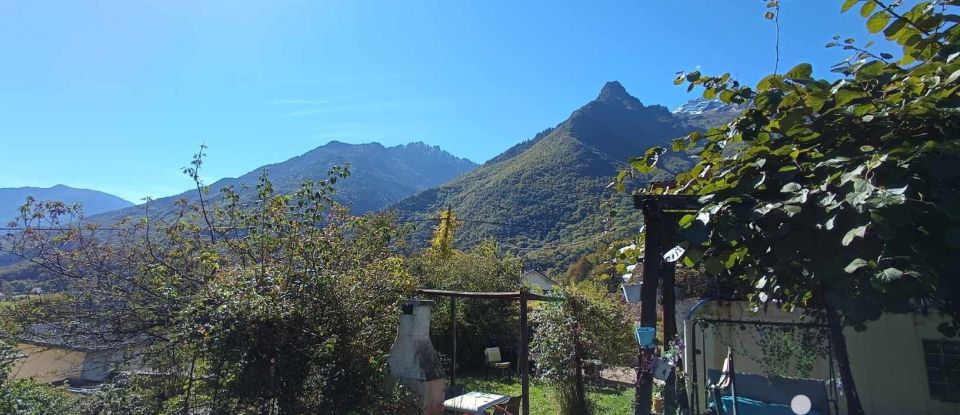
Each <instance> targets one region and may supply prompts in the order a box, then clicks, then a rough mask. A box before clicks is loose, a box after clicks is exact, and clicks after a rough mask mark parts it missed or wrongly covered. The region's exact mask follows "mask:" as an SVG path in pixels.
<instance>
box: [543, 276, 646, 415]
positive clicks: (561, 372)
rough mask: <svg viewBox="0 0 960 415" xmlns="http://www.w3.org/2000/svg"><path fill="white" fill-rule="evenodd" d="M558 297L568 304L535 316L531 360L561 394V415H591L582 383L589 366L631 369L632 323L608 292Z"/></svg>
mask: <svg viewBox="0 0 960 415" xmlns="http://www.w3.org/2000/svg"><path fill="white" fill-rule="evenodd" d="M556 294H557V295H558V296H560V297H562V298H563V301H561V302H557V303H548V304H545V305H543V307H541V308H539V309H537V310H536V312H535V313H534V314H533V319H532V320H533V323H534V325H535V326H536V332H535V333H534V336H533V341H532V349H531V354H532V356H533V359H534V360H535V361H536V362H537V365H538V366H539V368H540V369H541V370H543V377H544V379H545V380H547V381H548V382H549V383H550V384H551V385H552V386H553V387H554V389H555V390H556V393H557V395H556V396H557V397H558V404H559V406H560V413H561V414H586V413H592V407H591V405H590V404H589V402H588V401H587V395H586V392H585V388H584V384H583V378H582V373H583V369H584V368H585V365H586V362H587V361H590V360H596V361H601V362H603V364H604V365H608V366H617V365H628V364H629V363H628V362H629V360H630V357H631V354H632V353H633V351H634V350H633V347H632V345H633V344H635V343H634V342H633V340H632V339H631V338H630V329H631V323H630V320H629V319H628V318H627V316H626V311H625V310H624V308H623V306H622V305H621V304H620V303H619V302H617V301H614V300H612V299H610V298H609V297H608V296H607V290H606V289H605V287H603V286H599V285H594V284H590V283H585V284H578V285H574V286H571V287H569V288H564V289H561V290H558V292H557V293H556Z"/></svg>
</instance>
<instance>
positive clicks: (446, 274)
mask: <svg viewBox="0 0 960 415" xmlns="http://www.w3.org/2000/svg"><path fill="white" fill-rule="evenodd" d="M499 251H500V249H499V247H498V246H497V245H496V244H494V243H492V242H489V241H488V242H482V243H480V244H479V245H477V246H476V247H474V248H473V249H471V250H469V251H458V250H452V251H450V252H449V254H448V255H445V256H444V255H438V254H437V252H436V251H433V250H426V251H425V252H423V253H421V254H419V255H415V256H413V257H411V258H410V260H409V261H408V263H409V268H408V270H409V271H408V272H409V273H410V275H413V276H415V278H416V279H417V285H418V286H419V287H422V288H434V289H445V290H459V291H473V292H482V291H488V292H489V291H492V292H498V291H516V290H517V289H519V287H520V284H521V281H520V277H521V261H520V259H519V258H517V257H514V256H510V255H502V254H500V253H499ZM456 319H457V332H456V334H455V335H456V337H457V362H456V363H457V364H458V365H459V367H461V368H482V367H483V364H484V359H483V350H484V349H485V348H487V347H500V348H501V351H502V352H503V353H504V355H505V357H504V358H505V359H507V360H508V361H512V360H513V359H509V355H513V356H516V350H517V346H518V342H517V340H518V339H519V338H520V332H519V326H520V323H519V308H518V307H517V304H516V303H515V302H509V301H503V300H480V299H469V300H459V301H457V315H456ZM431 320H432V322H433V324H431V326H430V333H431V340H432V342H433V345H434V347H435V348H436V349H437V351H438V352H440V353H441V354H442V355H443V356H444V357H445V358H446V360H447V362H445V363H447V366H448V369H449V365H450V364H453V362H449V359H450V358H451V356H450V352H451V350H452V347H453V345H452V339H453V336H454V333H451V331H450V324H449V322H450V304H449V302H447V301H439V302H438V303H437V304H436V306H434V308H433V316H432V318H431Z"/></svg>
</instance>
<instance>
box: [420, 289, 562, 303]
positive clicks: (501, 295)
mask: <svg viewBox="0 0 960 415" xmlns="http://www.w3.org/2000/svg"><path fill="white" fill-rule="evenodd" d="M417 294H422V295H436V296H441V297H459V298H478V299H489V300H519V299H520V291H505V292H493V291H491V292H476V291H451V290H432V289H418V290H417ZM525 296H526V299H527V301H562V300H563V299H562V298H560V297H550V296H546V295H539V294H533V293H531V292H529V291H527V293H526V294H525Z"/></svg>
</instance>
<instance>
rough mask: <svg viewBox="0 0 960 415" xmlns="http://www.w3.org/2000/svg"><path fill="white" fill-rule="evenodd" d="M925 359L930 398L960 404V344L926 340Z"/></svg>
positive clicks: (924, 347)
mask: <svg viewBox="0 0 960 415" xmlns="http://www.w3.org/2000/svg"><path fill="white" fill-rule="evenodd" d="M923 357H924V360H925V361H926V366H927V384H929V386H930V396H931V397H932V398H934V399H941V400H944V401H954V402H960V342H956V341H946V340H924V341H923Z"/></svg>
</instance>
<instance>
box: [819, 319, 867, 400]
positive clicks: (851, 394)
mask: <svg viewBox="0 0 960 415" xmlns="http://www.w3.org/2000/svg"><path fill="white" fill-rule="evenodd" d="M827 323H828V324H829V325H830V327H829V329H828V330H829V333H830V342H831V343H833V352H834V355H835V356H836V358H837V368H838V370H839V371H840V381H841V383H842V385H843V394H844V395H845V396H846V398H847V414H848V415H864V412H863V404H862V403H860V395H858V394H857V385H856V383H854V380H853V372H852V371H851V370H850V355H849V354H847V339H846V337H844V335H843V321H841V319H840V314H839V313H837V310H835V309H834V308H833V307H829V306H828V307H827Z"/></svg>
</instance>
